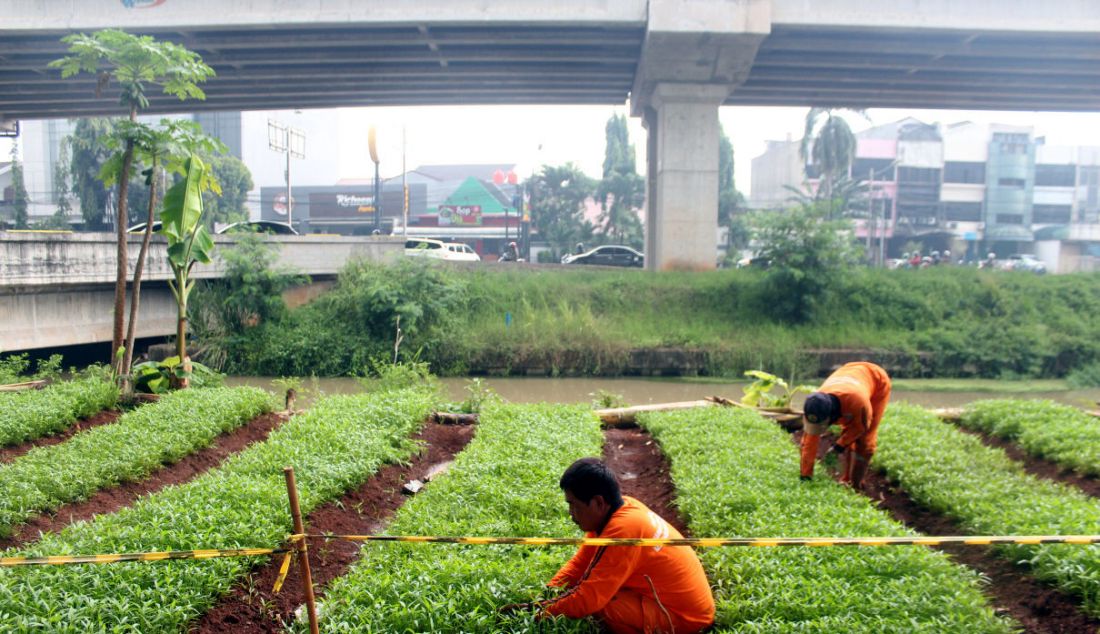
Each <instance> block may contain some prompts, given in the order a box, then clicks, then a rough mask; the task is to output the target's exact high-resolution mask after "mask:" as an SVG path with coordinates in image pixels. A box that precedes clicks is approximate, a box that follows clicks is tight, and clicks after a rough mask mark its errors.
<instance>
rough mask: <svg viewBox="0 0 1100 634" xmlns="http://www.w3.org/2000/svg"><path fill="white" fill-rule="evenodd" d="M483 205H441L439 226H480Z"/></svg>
mask: <svg viewBox="0 0 1100 634" xmlns="http://www.w3.org/2000/svg"><path fill="white" fill-rule="evenodd" d="M480 225H481V205H440V206H439V226H440V227H455V226H463V227H469V226H480Z"/></svg>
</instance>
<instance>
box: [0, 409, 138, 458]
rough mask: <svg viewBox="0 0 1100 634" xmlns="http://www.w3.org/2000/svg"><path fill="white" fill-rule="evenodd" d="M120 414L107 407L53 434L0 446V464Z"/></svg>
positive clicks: (60, 441) (102, 423) (64, 439)
mask: <svg viewBox="0 0 1100 634" xmlns="http://www.w3.org/2000/svg"><path fill="white" fill-rule="evenodd" d="M119 416H122V413H121V412H119V411H117V410H113V409H109V410H104V411H102V412H99V413H98V414H92V415H91V416H89V417H88V418H83V419H81V420H78V421H76V422H75V423H73V424H72V426H70V427H68V428H67V429H65V430H64V431H61V432H58V433H57V434H54V435H53V436H43V437H42V438H35V439H34V440H28V441H27V442H23V443H19V444H17V445H9V446H7V447H0V464H3V463H5V462H11V461H12V460H15V459H16V458H18V457H19V456H22V455H23V454H25V453H27V452H28V451H30V450H31V449H34V448H35V447H46V446H48V445H56V444H58V443H63V442H65V441H66V440H68V439H70V438H72V437H73V436H74V435H76V434H79V433H80V432H82V431H87V430H89V429H91V428H93V427H99V426H100V425H108V424H110V423H113V422H115V421H116V420H118V417H119Z"/></svg>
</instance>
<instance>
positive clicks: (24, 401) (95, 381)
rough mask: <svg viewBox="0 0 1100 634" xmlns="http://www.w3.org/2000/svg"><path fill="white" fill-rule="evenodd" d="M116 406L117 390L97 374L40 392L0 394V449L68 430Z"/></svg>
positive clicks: (112, 383)
mask: <svg viewBox="0 0 1100 634" xmlns="http://www.w3.org/2000/svg"><path fill="white" fill-rule="evenodd" d="M117 402H118V388H117V387H116V386H115V383H114V381H112V380H111V379H110V377H108V376H105V375H103V374H100V373H92V374H89V375H88V376H85V377H81V378H78V379H76V380H73V381H63V382H60V383H54V384H52V385H50V386H47V387H46V388H44V389H41V390H26V391H23V392H0V447H6V446H8V445H14V444H16V443H21V442H26V441H28V440H34V439H36V438H40V437H42V436H47V435H49V434H56V433H58V432H61V431H64V430H66V429H68V428H69V427H70V426H71V425H72V424H73V423H75V422H77V421H78V420H80V419H82V418H88V417H89V416H92V415H93V414H96V413H99V412H100V411H102V410H105V409H111V408H112V407H114V406H115V404H116V403H117Z"/></svg>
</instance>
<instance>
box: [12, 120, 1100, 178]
mask: <svg viewBox="0 0 1100 634" xmlns="http://www.w3.org/2000/svg"><path fill="white" fill-rule="evenodd" d="M282 112H283V113H285V115H286V116H284V117H282V118H283V119H284V120H287V121H288V122H290V123H291V125H294V119H295V118H296V117H295V116H294V115H293V114H292V113H291V112H290V111H282ZM334 112H335V113H336V116H337V117H338V118H339V123H338V126H337V128H338V129H339V130H340V132H339V138H338V139H322V138H317V137H316V136H314V137H311V138H310V139H309V140H308V142H307V155H312V156H316V155H317V154H316V153H319V152H325V153H329V152H333V151H335V152H338V153H339V159H338V164H339V173H338V174H334V175H333V177H332V179H331V182H329V183H301V184H302V185H307V184H308V185H313V184H317V185H321V184H326V185H327V184H333V183H335V182H336V181H338V180H340V179H344V178H354V179H362V178H370V177H372V176H373V174H374V168H373V164H372V163H371V162H370V158H369V156H368V152H367V147H366V145H367V144H366V139H367V130H368V129H369V127H370V126H371V125H376V126H377V127H378V130H379V132H378V149H379V154H380V158H381V173H382V176H383V177H392V176H397V175H399V174H400V173H401V131H402V128H404V129H405V131H406V135H407V145H406V148H407V149H406V151H407V167H408V169H413V168H415V167H416V166H418V165H426V164H449V163H516V165H517V167H516V171H517V174H518V176H519V177H520V178H521V179H524V178H527V177H529V176H530V175H531V174H532V173H533V172H534V171H535V170H536V169H537V168H538V166H540V165H543V164H548V165H560V164H563V163H566V162H568V161H573V162H575V163H576V164H577V165H578V166H580V168H581V169H582V170H584V171H585V172H586V173H587V174H589V175H590V176H592V177H594V178H598V177H600V176H601V172H602V166H603V158H604V143H605V141H604V125H605V124H606V122H607V119H608V118H609V117H610V116H611V115H612V114H614V113H623V114H628V115H629V111H628V108H627V107H626V106H625V105H622V106H418V107H386V108H343V109H339V110H336V111H334ZM806 112H807V108H790V107H774V108H764V107H733V106H729V107H723V108H721V110H720V111H719V119H720V121H721V122H722V125H723V127H724V129H725V131H726V134H728V135H729V136H730V138H731V139H732V141H733V145H734V161H735V169H734V171H735V175H734V176H735V180H736V183H737V187H738V189H739V190H740V191H741V192H743V193H744V194H745V195H746V196H748V195H749V194H750V193H751V192H750V191H749V186H750V183H751V178H750V175H751V163H752V159H753V158H754V157H756V156H759V155H760V154H762V153H763V152H764V150H765V149H766V145H767V141H769V140H777V141H782V140H786V139H788V138H790V139H791V140H797V139H800V138H801V136H802V131H803V125H804V120H805V115H806ZM317 114H319V113H317V112H316V111H305V112H303V113H302V115H301V116H302V117H303V118H310V117H311V115H312V116H316V115H317ZM867 115H868V117H869V120H868V119H863V118H861V117H859V116H858V115H853V116H850V117H848V120H849V121H850V123H851V125H852V128H853V129H854V130H855V131H857V132H858V131H860V130H864V129H867V128H869V127H872V126H875V125H882V124H885V123H890V122H892V121H897V120H898V119H902V118H905V117H915V118H917V119H919V120H921V121H924V122H926V123H936V122H939V123H945V124H950V123H957V122H960V121H974V122H977V123H986V124H988V123H1004V124H1010V125H1028V126H1032V127H1034V128H1035V134H1036V135H1037V136H1045V137H1046V139H1047V144H1048V145H1081V146H1100V113H1051V112H1011V111H969V110H906V109H879V108H875V109H870V110H868V111H867ZM326 116H327V115H326ZM628 121H629V129H630V139H631V142H632V143H633V144H634V146H635V150H636V155H637V167H638V171H639V172H644V171H645V167H646V166H645V146H646V132H645V129H644V128H643V127H642V125H641V120H640V119H637V118H632V117H631V118H629V119H628ZM9 156H10V140H9V139H0V161H7V160H10V158H9ZM276 184H277V183H266V182H265V183H257V186H260V185H263V186H267V185H276Z"/></svg>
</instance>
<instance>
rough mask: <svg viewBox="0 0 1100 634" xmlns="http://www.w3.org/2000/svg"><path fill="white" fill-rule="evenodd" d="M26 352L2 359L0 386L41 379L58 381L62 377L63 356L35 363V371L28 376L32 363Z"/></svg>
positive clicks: (50, 357) (53, 355) (55, 355)
mask: <svg viewBox="0 0 1100 634" xmlns="http://www.w3.org/2000/svg"><path fill="white" fill-rule="evenodd" d="M28 357H29V355H28V354H27V353H26V352H21V353H19V354H9V355H7V356H4V357H0V385H5V384H8V383H23V382H25V381H37V380H39V379H57V378H59V377H60V376H61V359H62V357H61V355H59V354H51V355H50V356H49V357H48V358H46V359H39V360H38V361H37V362H36V363H35V371H34V372H33V373H31V374H27V370H29V369H30V367H31V361H30V359H29V358H28Z"/></svg>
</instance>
